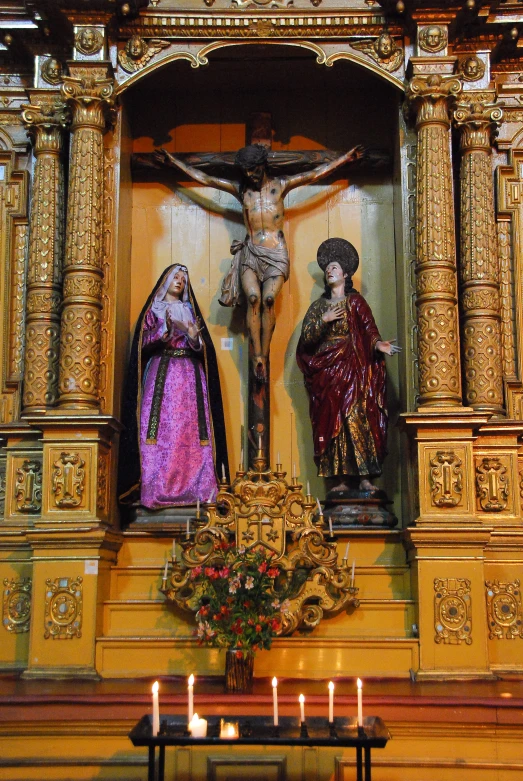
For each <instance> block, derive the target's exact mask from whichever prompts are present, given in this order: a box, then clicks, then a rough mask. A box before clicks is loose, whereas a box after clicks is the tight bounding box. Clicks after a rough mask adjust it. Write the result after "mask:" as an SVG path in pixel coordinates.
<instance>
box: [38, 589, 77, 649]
mask: <svg viewBox="0 0 523 781" xmlns="http://www.w3.org/2000/svg"><path fill="white" fill-rule="evenodd" d="M82 581H83V578H81V577H78V578H75V579H73V578H56V579H54V580H52V579H51V578H47V580H46V591H45V617H44V621H45V629H44V638H45V639H46V640H47V639H49V638H53V639H55V640H64V639H65V640H71V639H72V638H75V637H81V636H82V611H83V597H82V593H83V586H82Z"/></svg>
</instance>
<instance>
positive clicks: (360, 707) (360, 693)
mask: <svg viewBox="0 0 523 781" xmlns="http://www.w3.org/2000/svg"><path fill="white" fill-rule="evenodd" d="M358 727H363V684H362V682H361V680H360V679H359V678H358Z"/></svg>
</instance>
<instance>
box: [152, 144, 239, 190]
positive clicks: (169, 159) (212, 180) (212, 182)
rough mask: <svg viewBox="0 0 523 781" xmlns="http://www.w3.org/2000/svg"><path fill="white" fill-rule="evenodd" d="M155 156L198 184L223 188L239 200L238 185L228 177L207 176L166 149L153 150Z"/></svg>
mask: <svg viewBox="0 0 523 781" xmlns="http://www.w3.org/2000/svg"><path fill="white" fill-rule="evenodd" d="M155 158H156V159H157V160H158V162H160V163H166V164H167V165H172V166H173V167H174V168H179V169H180V170H181V171H183V172H184V173H186V174H187V176H190V177H191V179H195V180H196V181H197V182H200V184H206V185H209V186H210V187H216V188H217V189H218V190H224V191H225V192H226V193H230V194H231V195H234V196H235V197H236V198H238V200H239V191H238V186H237V185H236V184H234V182H231V181H230V180H229V179H222V178H220V177H218V176H209V175H208V174H206V173H204V172H203V171H200V170H199V169H198V168H194V166H192V165H187V163H185V162H184V161H183V160H180V158H179V157H175V156H174V155H172V154H171V153H170V152H168V151H167V150H166V149H158V150H157V151H156V152H155Z"/></svg>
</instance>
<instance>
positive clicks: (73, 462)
mask: <svg viewBox="0 0 523 781" xmlns="http://www.w3.org/2000/svg"><path fill="white" fill-rule="evenodd" d="M84 489H85V461H84V460H83V459H82V458H80V456H79V454H78V453H66V452H63V453H60V458H59V459H57V460H56V461H55V462H54V463H53V472H52V475H51V491H52V492H53V494H54V496H55V504H56V506H57V507H60V508H67V507H78V505H79V504H81V502H82V497H83V493H84Z"/></svg>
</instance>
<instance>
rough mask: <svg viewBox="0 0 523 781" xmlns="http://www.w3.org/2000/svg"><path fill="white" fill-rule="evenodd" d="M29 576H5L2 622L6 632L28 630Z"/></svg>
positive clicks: (29, 608) (29, 604)
mask: <svg viewBox="0 0 523 781" xmlns="http://www.w3.org/2000/svg"><path fill="white" fill-rule="evenodd" d="M30 618H31V578H14V579H13V578H5V579H4V598H3V616H2V623H3V626H4V629H5V630H6V632H12V633H13V634H20V633H22V632H29V622H30Z"/></svg>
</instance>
